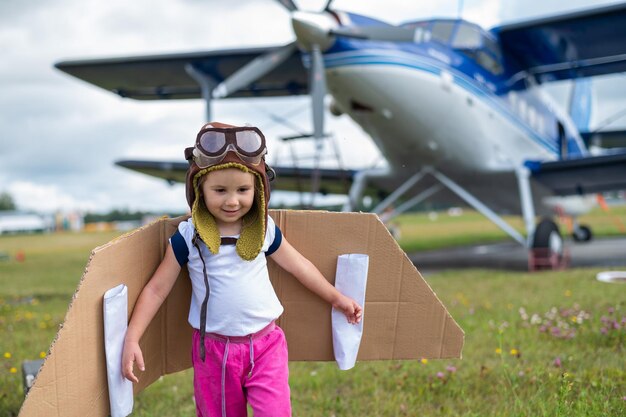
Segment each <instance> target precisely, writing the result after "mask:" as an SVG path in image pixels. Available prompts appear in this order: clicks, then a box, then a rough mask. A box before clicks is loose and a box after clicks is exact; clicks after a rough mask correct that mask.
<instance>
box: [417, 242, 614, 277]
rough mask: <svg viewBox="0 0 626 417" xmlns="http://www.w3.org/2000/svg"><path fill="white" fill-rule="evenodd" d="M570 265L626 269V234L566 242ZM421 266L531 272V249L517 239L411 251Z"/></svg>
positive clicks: (428, 269)
mask: <svg viewBox="0 0 626 417" xmlns="http://www.w3.org/2000/svg"><path fill="white" fill-rule="evenodd" d="M565 244H566V248H567V250H568V251H569V257H570V262H569V264H570V267H571V268H577V267H607V268H613V269H615V268H618V267H622V269H626V237H619V238H598V239H594V240H592V241H591V242H587V243H575V242H573V241H566V242H565ZM409 258H410V259H411V261H412V262H413V264H415V266H416V267H417V269H418V270H419V271H420V272H421V273H423V274H425V273H428V272H431V273H432V272H436V271H441V270H446V269H463V268H488V269H505V270H512V271H527V270H528V256H527V251H526V249H525V248H523V247H522V246H521V245H520V244H519V243H517V242H513V241H510V242H503V243H495V244H488V245H476V246H465V247H461V248H453V249H443V250H434V251H426V252H417V253H411V254H409Z"/></svg>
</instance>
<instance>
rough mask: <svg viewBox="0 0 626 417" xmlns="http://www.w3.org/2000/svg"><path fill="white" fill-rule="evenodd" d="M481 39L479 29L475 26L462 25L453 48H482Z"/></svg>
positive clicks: (455, 36) (457, 32)
mask: <svg viewBox="0 0 626 417" xmlns="http://www.w3.org/2000/svg"><path fill="white" fill-rule="evenodd" d="M481 38H482V36H481V33H480V31H479V30H478V28H476V27H475V26H473V25H468V24H466V23H461V24H459V27H458V29H457V31H456V34H455V35H454V40H453V41H452V47H453V48H459V49H474V48H480V47H481V46H482V41H481Z"/></svg>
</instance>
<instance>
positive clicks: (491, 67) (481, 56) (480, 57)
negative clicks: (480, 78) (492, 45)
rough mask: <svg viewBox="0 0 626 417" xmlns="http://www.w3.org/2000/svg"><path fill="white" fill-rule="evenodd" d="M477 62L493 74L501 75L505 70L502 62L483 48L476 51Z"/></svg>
mask: <svg viewBox="0 0 626 417" xmlns="http://www.w3.org/2000/svg"><path fill="white" fill-rule="evenodd" d="M476 62H478V64H480V66H482V67H483V68H485V69H486V70H487V71H489V72H491V73H492V74H495V75H500V74H502V72H503V69H502V65H500V62H498V61H497V60H496V59H495V58H494V57H493V56H491V55H490V54H488V53H486V52H485V51H483V50H479V51H477V52H476Z"/></svg>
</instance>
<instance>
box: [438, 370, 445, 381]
mask: <svg viewBox="0 0 626 417" xmlns="http://www.w3.org/2000/svg"><path fill="white" fill-rule="evenodd" d="M445 377H446V374H444V373H443V372H441V371H439V372H437V378H439V379H444V378H445Z"/></svg>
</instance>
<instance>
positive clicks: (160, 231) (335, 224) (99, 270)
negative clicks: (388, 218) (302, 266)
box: [19, 211, 464, 417]
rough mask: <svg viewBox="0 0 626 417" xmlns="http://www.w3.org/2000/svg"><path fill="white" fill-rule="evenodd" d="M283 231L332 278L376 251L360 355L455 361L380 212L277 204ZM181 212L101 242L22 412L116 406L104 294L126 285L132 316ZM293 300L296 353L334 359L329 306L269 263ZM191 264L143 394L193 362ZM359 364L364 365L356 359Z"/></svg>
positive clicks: (450, 323)
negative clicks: (352, 257)
mask: <svg viewBox="0 0 626 417" xmlns="http://www.w3.org/2000/svg"><path fill="white" fill-rule="evenodd" d="M270 214H271V215H272V217H273V218H274V220H275V221H276V224H277V225H278V226H279V227H280V228H281V230H282V231H283V234H284V236H285V237H286V238H287V239H288V240H289V242H290V243H291V244H292V245H293V246H294V247H296V248H297V249H298V250H299V251H300V252H301V253H302V254H303V255H304V256H306V257H307V258H309V259H310V260H311V261H312V262H313V263H314V264H315V265H316V266H317V267H318V268H319V269H320V271H321V272H322V273H323V274H324V276H326V277H327V279H329V280H330V281H331V282H333V281H334V274H335V268H336V266H337V257H338V256H339V255H342V254H347V253H363V254H367V255H369V259H370V263H369V273H368V278H367V290H366V302H365V306H364V327H363V338H362V341H361V347H360V350H359V354H358V360H383V359H420V358H433V359H435V358H457V357H460V355H461V349H462V347H463V341H464V334H463V331H462V330H461V328H460V327H459V326H458V325H457V323H456V322H455V321H454V319H453V318H452V317H451V316H450V314H449V313H448V311H447V310H446V308H445V307H444V306H443V304H442V303H441V302H440V300H439V299H438V298H437V296H436V295H435V293H434V292H433V291H432V290H431V288H430V287H429V286H428V284H427V283H426V282H425V281H424V280H423V279H422V277H421V275H420V274H419V272H418V271H417V269H416V268H415V267H414V266H413V264H412V263H411V262H410V261H409V259H408V257H407V256H406V254H405V253H404V252H403V251H402V250H401V249H400V248H399V246H398V245H397V243H396V242H395V240H394V239H393V237H392V236H391V235H390V234H389V232H388V231H387V229H386V228H385V226H384V225H383V224H382V222H381V221H380V220H379V219H378V217H377V216H376V215H374V214H364V213H329V212H319V211H308V212H307V211H271V213H270ZM182 220H184V218H183V217H181V218H177V219H162V220H159V221H157V222H155V223H152V224H150V225H148V226H145V227H143V228H140V229H137V230H135V231H133V232H131V233H129V234H126V235H124V236H122V237H120V238H118V239H116V240H113V241H111V242H109V243H107V244H106V245H103V246H101V247H98V248H96V249H94V251H93V252H92V254H91V257H90V259H89V263H88V264H87V267H86V269H85V272H84V275H83V277H82V279H81V281H80V284H79V286H78V289H77V291H76V293H75V295H74V298H73V300H72V303H71V305H70V308H69V310H68V312H67V315H66V318H65V322H64V323H63V325H62V327H61V329H60V330H59V332H58V334H57V337H56V339H55V341H54V342H53V344H52V346H51V348H50V352H49V355H48V357H47V358H46V361H45V362H44V364H43V366H42V368H41V370H40V372H39V374H38V376H37V379H36V381H35V383H34V385H33V387H32V388H31V389H30V391H29V393H28V396H27V398H26V400H25V402H24V404H23V406H22V409H21V410H20V414H19V415H20V416H21V417H28V416H43V415H45V416H64V417H65V416H81V417H84V416H106V415H108V413H109V398H108V388H107V375H106V360H105V350H104V330H103V318H102V303H103V295H104V293H105V292H106V291H107V290H108V289H110V288H113V287H115V286H117V285H119V284H125V285H126V286H127V287H128V308H129V315H130V314H131V313H130V312H132V309H133V307H134V305H135V302H136V300H137V298H138V296H139V293H140V292H141V290H142V288H143V287H144V286H145V284H146V283H147V282H148V280H149V279H150V277H151V276H152V274H153V273H154V271H155V270H156V268H157V266H158V265H159V263H160V261H161V259H162V257H163V254H164V252H165V249H166V247H167V245H168V238H169V236H171V234H172V233H173V232H174V231H175V229H176V226H177V225H178V223H179V222H180V221H182ZM269 268H270V276H271V280H272V283H273V285H274V288H275V289H276V292H277V294H278V296H279V298H280V300H281V302H282V304H283V305H284V307H285V312H284V314H283V315H282V316H281V317H280V319H279V320H278V324H279V325H280V326H281V327H282V328H283V330H284V331H285V334H286V336H287V343H288V345H289V359H290V360H295V361H332V360H334V357H333V349H332V334H331V307H330V306H329V305H328V304H327V303H325V302H324V301H322V300H321V299H319V298H318V297H317V296H316V295H314V294H312V293H311V292H309V291H308V290H306V289H305V288H304V287H303V286H302V285H301V284H300V283H299V282H298V281H297V280H296V279H295V278H294V277H292V276H291V275H290V274H288V273H286V272H285V271H283V270H281V269H280V268H279V267H277V266H276V265H275V264H274V263H273V262H271V260H270V262H269ZM190 296H191V286H190V283H189V279H188V276H187V271H186V268H183V271H182V272H181V276H179V279H178V280H177V282H176V284H175V286H174V288H173V290H172V292H171V294H170V295H169V297H168V298H167V300H166V301H165V303H164V304H163V306H162V307H161V309H160V310H159V312H158V313H157V315H156V316H155V318H154V319H153V321H152V323H151V324H150V326H149V327H148V329H147V330H146V332H145V334H144V336H143V338H142V339H141V342H140V345H141V347H142V350H143V353H144V359H145V362H146V371H145V372H144V373H143V374H142V375H141V376H140V382H139V383H138V384H136V385H135V387H134V391H135V393H137V392H139V391H141V390H142V389H143V388H145V387H146V386H148V385H150V384H151V383H152V382H154V381H155V380H157V379H158V378H159V377H160V376H161V375H165V374H169V373H173V372H177V371H181V370H184V369H187V368H189V367H190V366H191V355H190V352H191V332H192V329H191V327H190V326H189V325H188V324H187V314H188V309H189V302H190ZM357 366H358V365H357Z"/></svg>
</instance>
